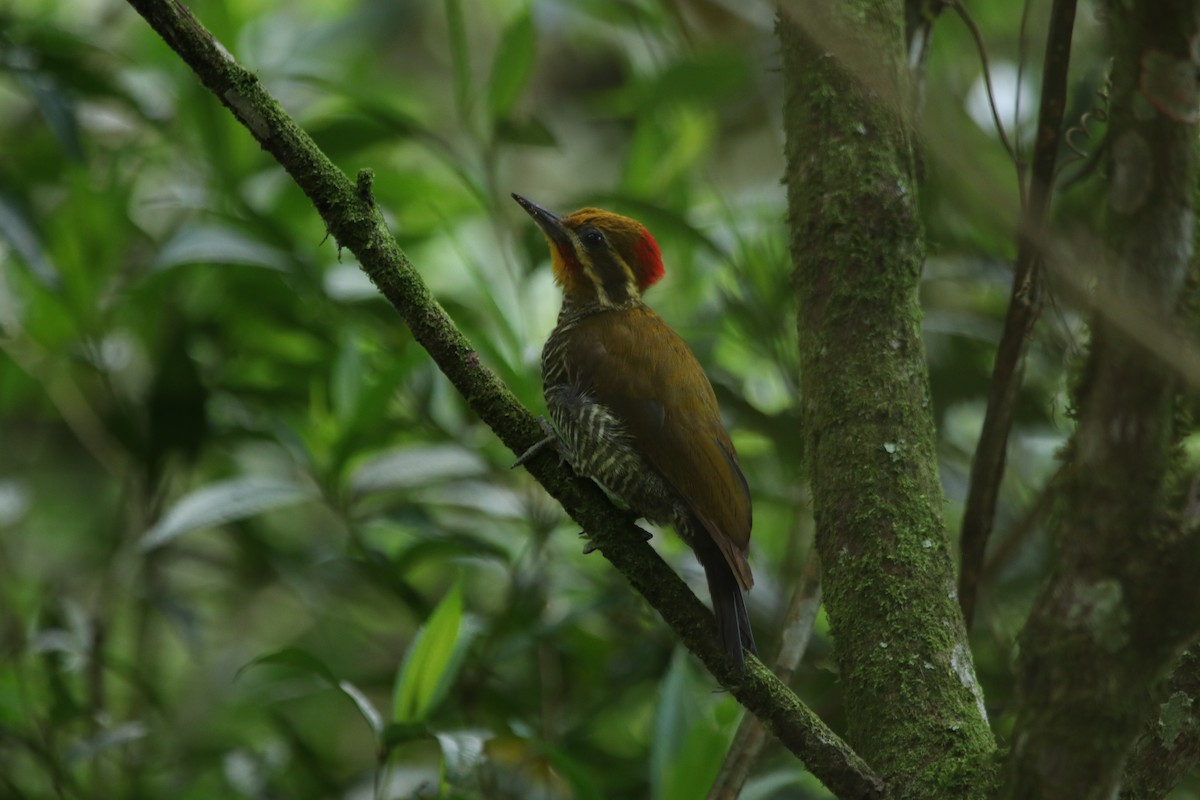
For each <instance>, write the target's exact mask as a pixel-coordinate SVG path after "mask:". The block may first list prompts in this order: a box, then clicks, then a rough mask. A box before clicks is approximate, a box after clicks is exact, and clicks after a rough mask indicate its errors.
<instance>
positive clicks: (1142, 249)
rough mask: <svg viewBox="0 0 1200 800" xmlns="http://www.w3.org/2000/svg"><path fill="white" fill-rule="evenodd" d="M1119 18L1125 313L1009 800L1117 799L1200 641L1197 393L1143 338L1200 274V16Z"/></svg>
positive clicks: (1092, 424)
mask: <svg viewBox="0 0 1200 800" xmlns="http://www.w3.org/2000/svg"><path fill="white" fill-rule="evenodd" d="M1107 16H1108V23H1109V31H1110V35H1111V37H1112V41H1113V48H1114V53H1113V67H1112V75H1113V90H1112V95H1111V97H1112V100H1111V104H1112V106H1111V110H1110V124H1109V130H1108V143H1109V147H1108V152H1109V177H1108V181H1109V185H1108V192H1107V194H1106V196H1105V203H1106V209H1105V210H1106V213H1107V224H1106V225H1105V231H1104V235H1105V243H1104V244H1105V247H1104V251H1105V253H1106V255H1107V260H1108V262H1109V263H1104V264H1096V263H1092V264H1088V265H1087V267H1088V268H1089V269H1092V270H1099V272H1100V276H1099V277H1100V287H1101V291H1099V292H1098V293H1097V297H1100V298H1104V297H1109V298H1112V301H1107V302H1106V301H1101V302H1100V303H1098V308H1097V315H1096V320H1095V321H1094V323H1093V326H1092V331H1093V341H1092V347H1091V352H1090V354H1089V357H1088V361H1087V364H1086V366H1085V369H1084V373H1083V376H1082V378H1081V381H1080V385H1079V388H1078V392H1077V398H1076V401H1077V407H1078V409H1079V411H1078V418H1079V426H1078V429H1077V430H1076V433H1075V436H1074V438H1073V440H1072V443H1071V446H1070V449H1069V451H1068V453H1067V456H1066V465H1065V468H1064V471H1063V476H1064V477H1063V480H1062V485H1061V491H1060V498H1061V501H1060V505H1059V514H1058V516H1057V519H1058V528H1057V531H1056V533H1057V536H1058V542H1059V562H1058V564H1057V566H1056V569H1055V572H1054V574H1053V575H1052V576H1051V578H1050V580H1049V582H1048V583H1047V585H1046V587H1045V588H1044V589H1043V591H1042V593H1041V595H1040V597H1039V599H1038V602H1037V603H1036V605H1035V607H1034V611H1033V612H1032V614H1031V615H1030V619H1029V623H1028V625H1027V626H1026V629H1025V631H1024V634H1023V636H1022V640H1021V663H1020V668H1019V675H1018V691H1019V695H1018V696H1019V701H1018V702H1019V716H1018V720H1017V725H1016V729H1015V730H1014V733H1013V751H1012V754H1011V757H1010V759H1009V764H1008V770H1007V774H1006V779H1005V785H1004V792H1003V796H1004V797H1009V798H1020V799H1021V800H1030V799H1033V800H1037V798H1046V800H1050V799H1051V798H1053V799H1054V800H1059V798H1063V797H1071V798H1078V800H1087V798H1097V799H1099V798H1110V797H1115V796H1116V794H1117V791H1118V789H1119V787H1120V785H1121V780H1122V771H1123V767H1124V764H1125V759H1126V757H1127V755H1128V753H1129V751H1130V748H1131V746H1132V743H1133V740H1134V737H1135V735H1136V733H1137V731H1138V729H1139V725H1140V723H1141V721H1142V720H1143V719H1144V718H1145V717H1146V715H1147V714H1148V712H1149V705H1148V699H1149V693H1148V689H1149V687H1150V685H1151V682H1152V681H1154V680H1155V678H1156V677H1157V676H1159V675H1160V673H1161V672H1162V671H1163V670H1164V669H1165V668H1166V667H1167V666H1168V665H1169V664H1170V662H1171V661H1172V659H1173V657H1174V656H1175V654H1176V652H1177V650H1178V648H1179V647H1181V646H1182V645H1183V644H1185V643H1186V642H1187V641H1188V640H1189V639H1191V638H1194V636H1195V634H1196V631H1197V618H1198V615H1197V612H1196V608H1197V605H1196V604H1197V599H1198V597H1197V586H1198V585H1200V557H1198V556H1200V550H1198V548H1197V539H1196V536H1195V534H1194V533H1193V532H1190V531H1189V530H1188V527H1189V526H1184V525H1180V524H1178V520H1177V519H1175V518H1173V516H1172V514H1171V513H1170V512H1169V511H1168V509H1170V508H1171V506H1172V505H1173V504H1174V503H1175V502H1176V500H1175V499H1173V498H1172V496H1171V495H1172V492H1171V490H1170V489H1169V480H1168V478H1169V475H1170V474H1171V469H1172V460H1173V453H1174V451H1175V447H1176V445H1177V442H1178V438H1179V431H1178V429H1177V425H1176V418H1175V414H1176V408H1175V406H1176V392H1177V390H1178V388H1179V387H1180V382H1179V380H1178V378H1177V376H1176V375H1174V374H1173V372H1172V371H1171V370H1170V369H1169V368H1168V366H1167V365H1166V364H1165V363H1164V362H1163V361H1161V360H1159V359H1158V358H1157V357H1156V354H1155V353H1154V352H1151V351H1150V350H1148V349H1146V348H1145V347H1144V345H1142V344H1139V343H1138V341H1137V339H1138V329H1139V328H1143V329H1144V328H1145V327H1146V326H1147V325H1162V324H1163V323H1164V321H1169V320H1171V319H1173V318H1175V316H1176V313H1177V311H1178V309H1179V304H1180V298H1181V294H1182V289H1183V286H1184V281H1185V278H1186V276H1187V272H1188V268H1189V264H1190V262H1191V259H1192V237H1193V218H1192V217H1193V215H1192V202H1193V195H1194V193H1195V191H1196V186H1195V183H1196V177H1197V176H1196V163H1195V155H1194V151H1195V138H1196V135H1197V131H1196V126H1195V124H1194V123H1195V118H1196V112H1197V100H1198V99H1200V93H1198V91H1197V83H1196V75H1197V63H1196V60H1195V59H1196V56H1195V55H1194V53H1195V50H1194V42H1195V41H1196V38H1195V37H1196V35H1197V32H1198V31H1200V13H1198V4H1197V3H1196V2H1195V1H1194V0H1182V1H1181V0H1175V1H1174V2H1162V3H1124V2H1111V3H1109V5H1108V8H1107ZM1063 266H1065V265H1062V264H1059V265H1057V267H1058V268H1060V269H1061V268H1062V267H1063ZM1081 266H1082V265H1081ZM1131 319H1132V320H1134V322H1133V323H1132V324H1131V323H1130V320H1131ZM1139 319H1140V321H1138V320H1139Z"/></svg>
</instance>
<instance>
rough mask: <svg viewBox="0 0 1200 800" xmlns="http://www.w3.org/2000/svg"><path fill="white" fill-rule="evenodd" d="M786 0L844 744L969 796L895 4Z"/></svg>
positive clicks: (816, 483) (819, 508)
mask: <svg viewBox="0 0 1200 800" xmlns="http://www.w3.org/2000/svg"><path fill="white" fill-rule="evenodd" d="M826 5H827V6H828V9H827V10H824V11H821V12H820V13H816V12H817V10H816V9H814V7H813V4H807V3H806V4H803V5H802V6H801V5H799V4H798V5H797V6H795V7H788V6H785V7H784V10H783V13H782V14H781V17H780V23H779V29H780V35H781V42H782V47H783V61H784V91H785V98H784V103H785V106H784V115H785V116H784V119H785V125H786V132H787V165H788V167H787V169H788V172H787V184H788V207H789V222H790V227H791V232H792V240H791V253H792V259H793V263H794V268H795V287H796V295H797V301H798V305H799V340H800V355H801V370H802V373H801V391H802V394H803V399H802V402H803V420H804V427H805V434H806V448H805V449H806V452H808V453H809V454H810V456H809V457H810V466H811V477H812V487H813V502H814V511H815V515H816V522H817V547H818V549H819V552H820V557H821V561H822V564H823V567H824V578H823V583H824V587H825V604H826V609H827V611H828V614H829V619H830V622H831V624H832V627H833V634H834V637H835V647H836V655H837V662H838V666H839V669H840V672H841V679H842V682H843V684H844V686H845V700H846V708H847V714H848V717H849V726H850V729H849V734H848V738H849V740H850V741H851V742H852V743H854V745H855V746H856V747H857V748H859V752H860V753H861V754H862V755H863V757H864V758H866V759H867V761H868V763H870V764H871V765H872V766H873V767H874V769H875V770H876V771H877V772H878V773H879V774H880V775H881V776H882V777H883V778H884V780H885V782H887V783H888V785H889V789H890V790H891V791H892V793H893V794H894V796H896V797H913V798H946V797H954V798H977V797H984V796H986V794H987V792H988V790H989V788H990V786H991V781H990V776H991V774H992V770H991V769H990V759H991V758H992V756H993V753H994V751H995V742H994V740H993V737H992V735H991V732H990V731H989V729H988V725H987V720H986V712H985V710H984V705H983V696H982V693H981V692H980V689H979V686H978V683H977V682H976V678H975V670H974V665H973V663H972V659H971V652H970V649H969V647H968V645H967V638H966V630H965V627H964V625H963V620H962V615H961V613H960V611H959V608H958V605H957V601H956V593H955V581H954V570H953V566H952V563H951V558H950V555H949V547H948V543H947V536H946V532H945V529H944V525H943V519H942V504H943V496H942V490H941V486H940V483H939V479H938V471H937V458H936V453H935V436H934V426H933V421H932V416H931V405H930V398H929V385H928V371H927V367H926V361H925V350H924V344H923V341H922V337H921V313H920V308H919V306H918V303H917V286H918V283H919V280H920V275H921V268H922V264H923V259H924V252H923V232H922V229H921V223H920V219H919V210H918V203H917V185H916V178H915V174H914V159H913V148H912V142H911V134H910V130H909V128H908V125H907V122H906V119H905V113H904V104H905V98H907V97H908V95H909V87H908V83H907V75H906V68H905V66H904V63H905V58H904V56H905V54H904V6H903V3H901V2H899V0H896V1H895V2H886V1H884V0H853V1H852V2H840V3H829V4H826Z"/></svg>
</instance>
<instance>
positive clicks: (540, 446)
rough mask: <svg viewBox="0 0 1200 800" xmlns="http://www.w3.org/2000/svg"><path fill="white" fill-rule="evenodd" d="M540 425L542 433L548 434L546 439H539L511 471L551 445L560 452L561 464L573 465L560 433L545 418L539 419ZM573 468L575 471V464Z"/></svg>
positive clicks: (521, 456) (514, 464) (522, 455)
mask: <svg viewBox="0 0 1200 800" xmlns="http://www.w3.org/2000/svg"><path fill="white" fill-rule="evenodd" d="M538 425H539V426H540V427H541V429H542V433H544V434H546V435H545V437H544V438H542V439H539V440H538V441H537V442H535V443H534V445H533V447H530V448H529V449H528V450H526V451H525V452H524V453H522V454H521V455H520V456H519V457H518V458H517V460H516V461H514V462H513V464H512V466H511V467H509V469H516V468H517V467H519V466H521V465H522V464H525V463H526V462H527V461H529V459H531V458H533V457H534V456H536V455H537V454H538V453H540V452H542V451H543V450H545V449H546V448H547V447H548V446H550V445H554V449H555V450H557V451H558V461H559V463H560V464H563V463H565V464H571V457H570V454H569V453H567V448H566V446H565V445H564V444H563V440H562V437H560V436H559V435H558V431H556V430H554V426H553V425H551V424H550V421H549V420H547V419H546V418H545V417H538ZM571 467H572V469H574V465H573V464H572V465H571Z"/></svg>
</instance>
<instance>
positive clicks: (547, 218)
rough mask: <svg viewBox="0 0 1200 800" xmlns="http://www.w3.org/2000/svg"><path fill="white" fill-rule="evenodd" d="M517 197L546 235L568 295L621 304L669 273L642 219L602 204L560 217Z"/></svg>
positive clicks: (579, 302) (586, 301)
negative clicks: (607, 207)
mask: <svg viewBox="0 0 1200 800" xmlns="http://www.w3.org/2000/svg"><path fill="white" fill-rule="evenodd" d="M513 199H514V200H516V201H517V202H518V203H520V204H521V208H523V209H525V211H526V212H527V213H528V214H529V216H531V217H533V220H534V222H536V223H537V224H538V227H539V228H541V229H542V233H544V234H545V235H546V241H547V242H548V243H549V244H550V259H551V265H552V267H553V269H554V279H555V281H557V282H558V285H559V286H561V287H562V289H563V294H564V295H565V296H566V298H567V300H568V301H570V302H572V303H575V304H577V305H600V306H604V307H614V306H621V305H624V304H626V303H628V302H629V301H631V300H635V299H637V298H640V297H641V295H642V292H644V291H646V289H648V288H650V286H652V285H653V284H654V283H655V282H656V281H658V279H659V278H661V277H662V276H663V263H662V255H661V254H660V253H659V251H658V243H657V242H655V241H654V237H653V236H651V235H650V231H648V230H646V228H645V226H644V225H642V224H641V223H640V222H638V221H637V220H632V219H630V218H629V217H622V216H621V215H620V214H613V213H612V212H609V211H601V210H600V209H598V208H581V209H579V210H578V211H576V212H574V213H572V214H568V215H566V216H565V217H560V216H558V215H557V214H554V213H552V212H550V211H547V210H546V209H544V208H542V207H541V206H539V205H538V204H537V203H534V202H531V201H530V200H526V199H525V198H524V197H522V196H521V195H519V194H514V195H513Z"/></svg>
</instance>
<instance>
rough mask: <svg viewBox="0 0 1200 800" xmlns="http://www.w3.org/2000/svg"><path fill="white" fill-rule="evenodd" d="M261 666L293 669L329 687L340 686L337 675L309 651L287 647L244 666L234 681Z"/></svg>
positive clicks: (234, 677) (235, 675) (236, 674)
mask: <svg viewBox="0 0 1200 800" xmlns="http://www.w3.org/2000/svg"><path fill="white" fill-rule="evenodd" d="M261 666H277V667H291V668H292V669H295V670H298V671H300V672H304V673H307V674H309V675H313V676H315V677H318V678H320V679H321V680H322V681H324V682H325V683H326V684H328V685H329V686H337V684H338V677H337V675H334V674H333V670H331V669H330V668H329V666H328V665H327V664H326V663H325V662H324V661H322V660H321V659H319V658H317V657H316V656H314V655H313V654H312V653H310V652H308V651H307V650H301V649H300V648H299V647H285V648H283V649H282V650H276V651H275V652H274V653H267V654H266V655H265V656H259V657H258V658H256V659H254V660H253V661H250V662H247V663H246V664H243V665H242V666H241V668H240V669H239V670H238V671H237V672H236V673H235V674H234V676H233V679H234V680H237V679H238V678H240V677H242V673H243V672H246V671H247V670H250V669H253V668H254V667H261Z"/></svg>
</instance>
